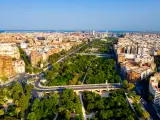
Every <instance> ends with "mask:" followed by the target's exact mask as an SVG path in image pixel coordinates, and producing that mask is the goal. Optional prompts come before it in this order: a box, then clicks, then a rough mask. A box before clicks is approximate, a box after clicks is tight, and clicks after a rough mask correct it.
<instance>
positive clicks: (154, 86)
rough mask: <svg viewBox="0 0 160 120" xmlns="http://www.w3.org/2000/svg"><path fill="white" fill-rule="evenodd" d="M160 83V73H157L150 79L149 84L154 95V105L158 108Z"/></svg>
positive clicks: (159, 104) (159, 103)
mask: <svg viewBox="0 0 160 120" xmlns="http://www.w3.org/2000/svg"><path fill="white" fill-rule="evenodd" d="M159 81H160V73H155V75H154V76H153V77H151V78H150V82H149V91H150V93H151V94H152V95H153V97H154V99H153V103H154V104H155V105H156V106H160V87H159Z"/></svg>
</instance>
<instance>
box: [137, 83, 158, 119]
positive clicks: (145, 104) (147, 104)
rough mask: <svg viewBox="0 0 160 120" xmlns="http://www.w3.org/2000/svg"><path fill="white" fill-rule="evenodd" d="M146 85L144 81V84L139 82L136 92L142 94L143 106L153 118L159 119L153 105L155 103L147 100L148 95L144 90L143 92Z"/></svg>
mask: <svg viewBox="0 0 160 120" xmlns="http://www.w3.org/2000/svg"><path fill="white" fill-rule="evenodd" d="M144 87H146V86H144V85H143V83H142V84H137V85H136V92H137V94H138V95H140V96H141V98H142V99H141V103H142V105H143V107H144V108H145V109H146V110H147V112H148V113H149V114H150V116H151V119H153V120H159V117H158V116H157V112H156V110H155V109H154V107H153V103H152V102H147V101H146V100H145V98H146V95H145V94H143V92H142V91H143V90H144Z"/></svg>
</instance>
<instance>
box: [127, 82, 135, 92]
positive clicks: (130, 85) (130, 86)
mask: <svg viewBox="0 0 160 120" xmlns="http://www.w3.org/2000/svg"><path fill="white" fill-rule="evenodd" d="M134 87H135V85H134V84H133V83H129V85H128V88H127V90H129V91H130V90H133V88H134Z"/></svg>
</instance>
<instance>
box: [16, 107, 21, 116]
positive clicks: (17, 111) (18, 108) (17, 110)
mask: <svg viewBox="0 0 160 120" xmlns="http://www.w3.org/2000/svg"><path fill="white" fill-rule="evenodd" d="M20 111H21V108H20V107H17V108H16V110H15V112H16V114H17V118H18V114H19V112H20Z"/></svg>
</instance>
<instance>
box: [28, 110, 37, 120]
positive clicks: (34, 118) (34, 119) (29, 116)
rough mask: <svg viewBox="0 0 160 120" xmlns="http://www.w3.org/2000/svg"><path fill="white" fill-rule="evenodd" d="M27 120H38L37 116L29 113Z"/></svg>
mask: <svg viewBox="0 0 160 120" xmlns="http://www.w3.org/2000/svg"><path fill="white" fill-rule="evenodd" d="M27 120H37V117H36V114H35V113H34V112H31V113H29V114H28V116H27Z"/></svg>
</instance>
